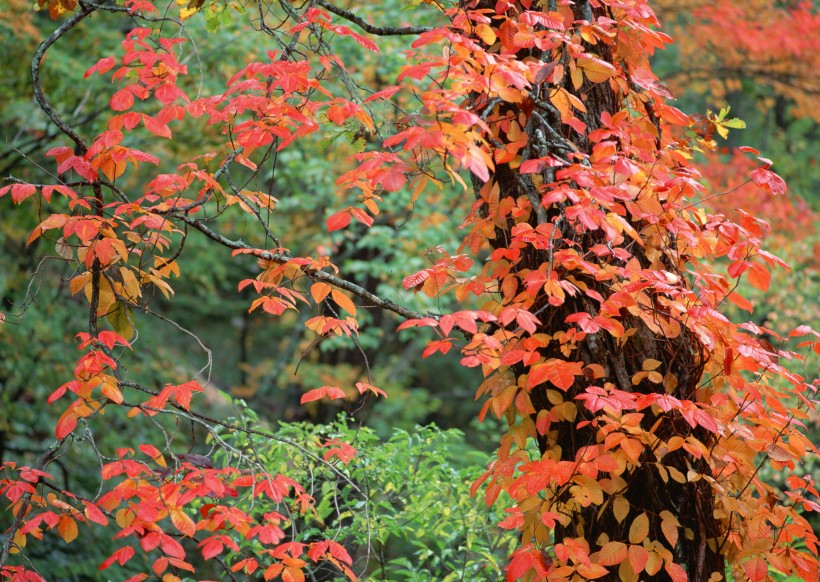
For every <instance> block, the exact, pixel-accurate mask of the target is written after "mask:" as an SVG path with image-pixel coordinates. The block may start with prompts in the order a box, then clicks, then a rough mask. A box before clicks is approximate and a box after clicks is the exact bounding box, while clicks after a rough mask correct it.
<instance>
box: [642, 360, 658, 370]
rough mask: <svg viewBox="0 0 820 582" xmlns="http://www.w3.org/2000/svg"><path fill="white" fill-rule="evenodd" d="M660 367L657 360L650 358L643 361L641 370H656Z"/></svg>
mask: <svg viewBox="0 0 820 582" xmlns="http://www.w3.org/2000/svg"><path fill="white" fill-rule="evenodd" d="M660 365H661V363H660V362H659V361H658V360H653V359H652V358H649V359H647V360H644V361H643V369H644V370H647V371H649V370H656V369H657V368H658V367H659V366H660Z"/></svg>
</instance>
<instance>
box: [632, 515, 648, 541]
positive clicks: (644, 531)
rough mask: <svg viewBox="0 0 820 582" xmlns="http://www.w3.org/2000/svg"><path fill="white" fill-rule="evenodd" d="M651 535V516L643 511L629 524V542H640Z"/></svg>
mask: <svg viewBox="0 0 820 582" xmlns="http://www.w3.org/2000/svg"><path fill="white" fill-rule="evenodd" d="M648 535H649V517H647V515H646V512H643V513H642V514H640V515H639V516H638V517H636V518H635V519H634V520H633V521H632V525H631V526H629V543H632V544H639V543H641V542H642V541H644V540H645V539H646V536H648Z"/></svg>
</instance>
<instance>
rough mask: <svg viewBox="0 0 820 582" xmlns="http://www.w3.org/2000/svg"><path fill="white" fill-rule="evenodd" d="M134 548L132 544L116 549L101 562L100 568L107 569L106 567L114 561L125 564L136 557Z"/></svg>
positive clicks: (121, 564)
mask: <svg viewBox="0 0 820 582" xmlns="http://www.w3.org/2000/svg"><path fill="white" fill-rule="evenodd" d="M135 553H136V552H135V551H134V548H132V547H131V546H125V547H124V548H120V549H119V550H117V551H115V552H114V553H113V554H111V556H110V557H109V558H108V559H106V560H105V562H103V563H102V564H100V567H99V569H100V570H105V569H106V568H108V567H110V566H111V565H112V564H113V563H114V562H116V563H118V564H119V565H120V566H123V565H125V563H126V562H127V561H128V560H130V559H131V558H133V557H134V554H135Z"/></svg>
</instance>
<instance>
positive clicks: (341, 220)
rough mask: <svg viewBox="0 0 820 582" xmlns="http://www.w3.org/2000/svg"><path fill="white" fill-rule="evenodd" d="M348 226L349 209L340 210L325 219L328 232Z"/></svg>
mask: <svg viewBox="0 0 820 582" xmlns="http://www.w3.org/2000/svg"><path fill="white" fill-rule="evenodd" d="M348 224H350V209H349V208H345V209H344V210H340V211H339V212H337V213H336V214H332V215H331V216H330V217H329V218H328V219H327V229H328V230H329V231H330V232H333V231H334V230H340V229H342V228H345V227H346V226H347V225H348Z"/></svg>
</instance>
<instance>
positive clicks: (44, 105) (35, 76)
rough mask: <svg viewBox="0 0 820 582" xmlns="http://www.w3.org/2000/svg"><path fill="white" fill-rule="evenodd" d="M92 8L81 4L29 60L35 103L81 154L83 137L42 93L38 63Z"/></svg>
mask: <svg viewBox="0 0 820 582" xmlns="http://www.w3.org/2000/svg"><path fill="white" fill-rule="evenodd" d="M94 10H95V8H94V7H88V6H86V5H81V7H80V11H79V12H78V13H77V14H75V15H74V16H72V17H71V18H69V19H68V20H66V21H65V22H64V23H63V24H62V25H61V26H60V27H59V28H57V30H55V31H54V32H52V33H51V34H50V35H49V36H48V38H46V39H45V40H44V41H43V42H41V43H40V46H38V47H37V50H36V51H35V53H34V58H33V59H32V60H31V82H32V85H33V86H34V99H35V100H36V101H37V105H39V106H40V109H42V110H43V113H45V114H46V115H47V116H48V118H49V119H50V120H51V121H52V122H53V123H54V125H56V126H57V127H58V128H59V129H60V131H62V132H63V133H64V134H65V135H67V136H68V137H69V138H71V141H73V142H74V143H75V144H77V149H78V150H79V153H81V154H84V153H85V152H86V151H88V146H87V145H86V143H85V141H84V140H83V138H81V137H80V136H79V134H77V132H76V131H74V130H73V129H72V128H71V127H70V126H69V125H68V124H67V123H66V122H65V121H63V120H62V119H61V118H60V116H59V115H57V112H56V111H54V108H53V107H52V106H51V103H50V102H49V101H48V99H46V96H45V93H43V88H42V86H41V85H40V64H41V62H42V60H43V57H44V56H45V54H46V51H47V50H48V49H49V48H50V47H51V45H53V44H54V43H55V42H57V41H58V40H59V39H60V38H61V37H62V36H63V35H64V34H65V33H66V32H68V31H69V30H71V29H72V28H74V27H75V26H77V25H78V24H79V23H80V22H82V21H83V20H84V19H85V18H86V17H88V16H90V15H91V14H92V13H93V12H94Z"/></svg>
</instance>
